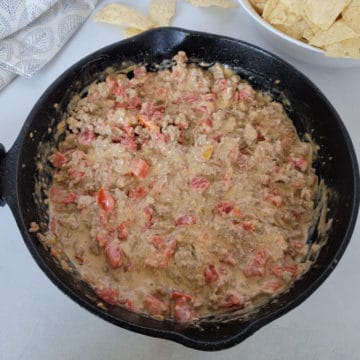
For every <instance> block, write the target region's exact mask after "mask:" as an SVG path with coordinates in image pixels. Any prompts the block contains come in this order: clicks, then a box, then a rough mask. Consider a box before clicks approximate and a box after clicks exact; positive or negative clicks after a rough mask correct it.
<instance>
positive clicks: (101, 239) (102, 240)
mask: <svg viewBox="0 0 360 360" xmlns="http://www.w3.org/2000/svg"><path fill="white" fill-rule="evenodd" d="M110 240H111V237H110V236H109V235H108V234H102V233H99V234H97V235H96V242H97V243H98V245H99V246H100V247H105V246H106V244H107V243H108V242H109V241H110Z"/></svg>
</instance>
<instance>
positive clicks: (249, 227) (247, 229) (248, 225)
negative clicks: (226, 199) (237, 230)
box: [242, 221, 254, 231]
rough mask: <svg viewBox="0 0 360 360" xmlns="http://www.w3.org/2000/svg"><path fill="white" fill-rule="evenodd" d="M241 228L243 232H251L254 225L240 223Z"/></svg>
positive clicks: (246, 222) (247, 222)
mask: <svg viewBox="0 0 360 360" xmlns="http://www.w3.org/2000/svg"><path fill="white" fill-rule="evenodd" d="M242 228H243V229H244V230H245V231H253V230H254V224H253V223H252V222H251V221H243V222H242Z"/></svg>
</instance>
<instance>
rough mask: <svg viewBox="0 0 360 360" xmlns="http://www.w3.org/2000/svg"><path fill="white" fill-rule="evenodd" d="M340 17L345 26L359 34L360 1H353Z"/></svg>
mask: <svg viewBox="0 0 360 360" xmlns="http://www.w3.org/2000/svg"><path fill="white" fill-rule="evenodd" d="M341 15H342V18H343V20H344V22H345V23H346V25H347V26H349V27H351V28H352V29H353V30H354V31H355V32H356V33H358V34H360V0H353V1H352V2H351V3H350V4H349V5H348V6H347V7H346V8H345V9H344V10H343V12H342V13H341Z"/></svg>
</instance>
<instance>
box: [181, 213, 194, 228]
mask: <svg viewBox="0 0 360 360" xmlns="http://www.w3.org/2000/svg"><path fill="white" fill-rule="evenodd" d="M194 224H196V217H195V216H194V215H184V216H181V217H180V218H178V219H177V220H176V226H180V225H185V226H188V225H194Z"/></svg>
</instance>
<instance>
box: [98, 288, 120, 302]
mask: <svg viewBox="0 0 360 360" xmlns="http://www.w3.org/2000/svg"><path fill="white" fill-rule="evenodd" d="M96 293H97V295H98V297H99V298H100V299H102V300H104V301H105V302H107V303H109V304H112V305H116V304H118V302H119V290H113V289H109V288H105V289H102V290H96Z"/></svg>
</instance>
